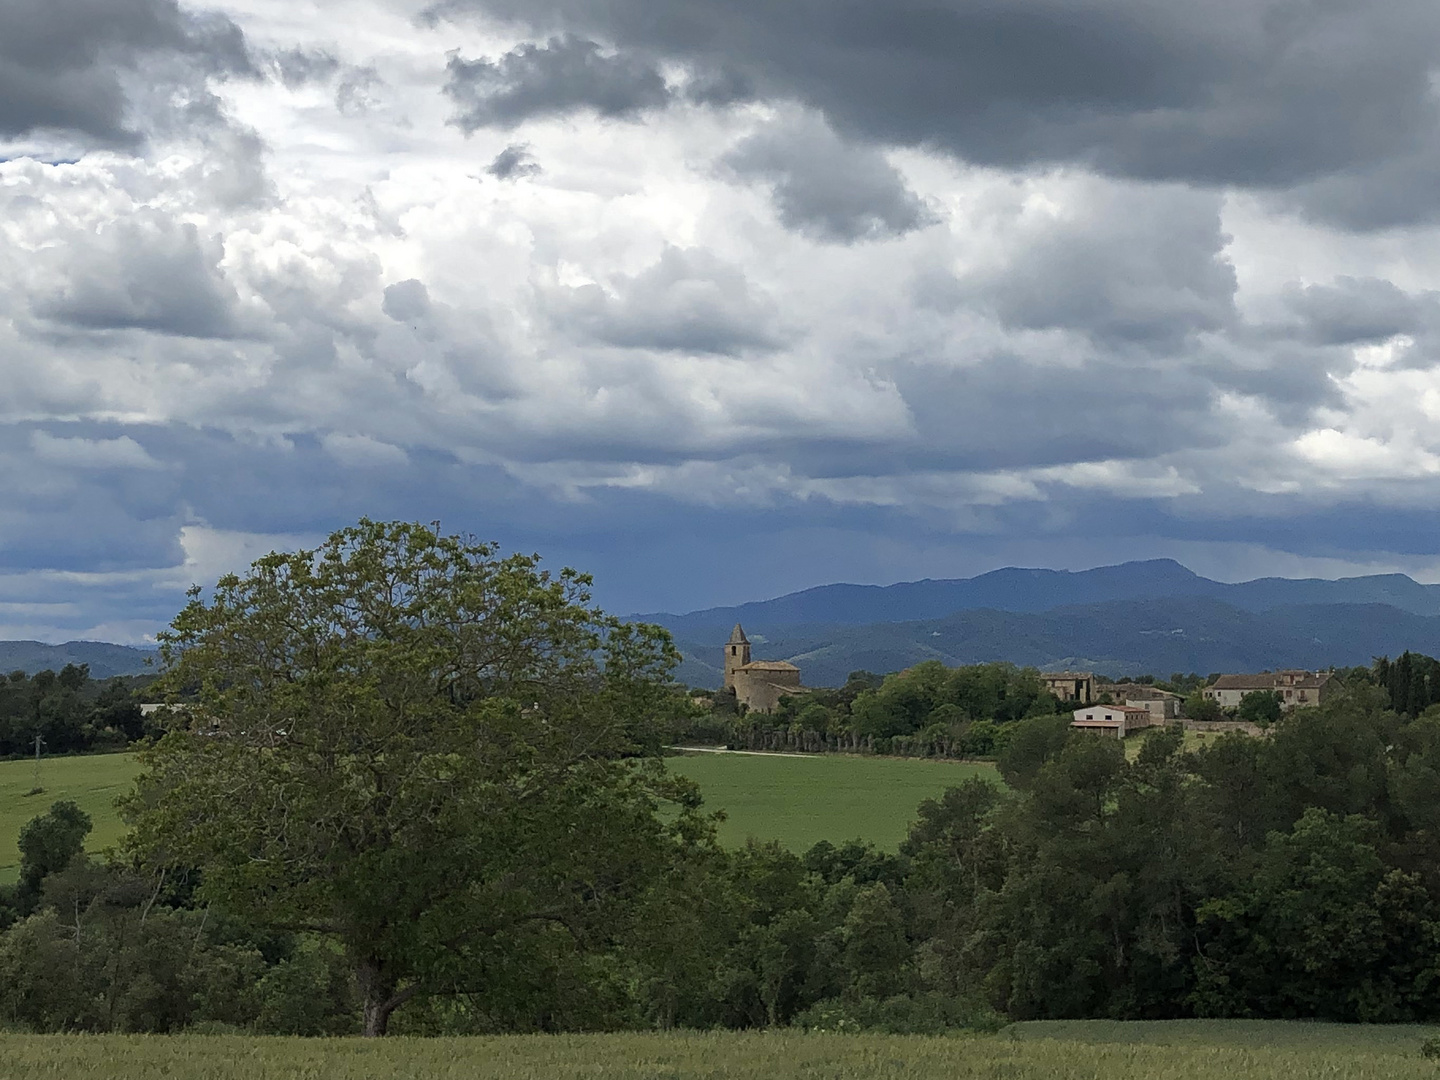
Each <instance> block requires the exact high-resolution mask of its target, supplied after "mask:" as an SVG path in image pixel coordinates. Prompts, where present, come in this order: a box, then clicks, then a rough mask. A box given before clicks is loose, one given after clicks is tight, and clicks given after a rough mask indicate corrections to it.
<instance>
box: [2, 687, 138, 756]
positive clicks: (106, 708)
mask: <svg viewBox="0 0 1440 1080" xmlns="http://www.w3.org/2000/svg"><path fill="white" fill-rule="evenodd" d="M152 681H153V679H152V678H151V677H150V676H139V675H132V676H117V677H115V678H111V679H92V678H91V677H90V669H89V667H88V665H85V664H79V665H76V664H66V665H65V666H64V667H63V668H61V669H60V671H58V672H55V671H40V672H36V673H35V674H34V675H27V674H26V673H25V672H23V671H13V672H11V673H10V674H9V675H8V676H0V758H6V757H16V756H23V755H28V754H33V753H34V752H35V737H36V736H37V735H38V736H39V737H40V739H41V750H42V752H43V753H45V754H78V753H84V752H87V751H94V750H115V749H120V748H122V747H124V746H126V745H127V744H128V743H130V742H133V741H135V740H137V739H140V738H143V737H144V736H145V735H146V734H149V733H151V732H147V730H146V723H145V717H144V716H143V715H141V712H140V701H141V691H142V690H143V689H144V687H146V686H147V685H148V684H149V683H150V682H152Z"/></svg>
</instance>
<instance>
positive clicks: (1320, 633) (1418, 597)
mask: <svg viewBox="0 0 1440 1080" xmlns="http://www.w3.org/2000/svg"><path fill="white" fill-rule="evenodd" d="M634 617H635V618H643V619H645V620H646V621H650V622H657V623H659V624H661V625H662V626H665V627H667V628H668V629H669V630H670V631H671V633H672V634H674V635H675V638H676V642H677V644H678V645H679V647H680V650H681V652H682V654H683V655H684V656H685V662H684V663H683V665H682V667H681V669H680V671H679V673H678V677H679V678H680V679H681V680H682V681H684V682H686V683H688V684H690V685H692V686H706V687H717V686H719V685H720V680H721V667H720V656H721V653H720V646H721V643H722V642H724V640H725V639H726V637H727V636H728V635H729V632H730V628H731V627H733V626H734V625H735V623H737V622H739V623H742V624H743V625H744V627H745V631H746V633H747V634H748V635H749V637H750V639H751V641H752V642H753V643H754V656H755V659H757V660H759V659H766V660H789V661H791V662H792V663H795V664H798V665H800V667H801V670H802V672H803V675H804V678H805V682H806V684H807V685H812V686H824V685H834V684H836V683H839V682H843V681H844V679H845V677H846V675H847V674H848V673H849V672H850V671H853V670H856V669H859V668H864V669H867V670H870V671H875V672H888V671H896V670H899V669H902V668H905V667H909V666H910V665H912V664H915V663H918V662H920V661H921V660H926V659H938V660H942V661H944V662H945V663H947V664H966V663H979V662H983V661H990V660H1009V661H1012V662H1014V663H1019V664H1033V665H1035V666H1037V667H1042V668H1052V669H1053V668H1059V667H1080V668H1085V669H1088V670H1093V671H1097V672H1101V673H1103V674H1106V675H1111V676H1118V675H1133V674H1140V673H1144V672H1150V673H1153V674H1156V675H1162V676H1163V675H1168V674H1170V673H1172V672H1176V671H1186V672H1188V671H1196V672H1200V673H1201V674H1206V673H1210V672H1216V671H1231V672H1244V671H1260V670H1265V669H1273V668H1279V667H1307V668H1317V667H1329V666H1331V665H1337V666H1338V665H1350V664H1368V663H1369V662H1370V661H1371V659H1372V658H1374V657H1375V656H1378V655H1391V656H1393V655H1396V654H1397V653H1400V652H1403V651H1404V650H1405V649H1407V648H1408V649H1411V650H1415V651H1419V652H1426V653H1430V654H1432V655H1434V654H1437V653H1440V586H1437V585H1422V584H1420V583H1419V582H1417V581H1414V580H1413V579H1411V578H1409V577H1407V576H1405V575H1404V574H1377V575H1371V576H1366V577H1352V578H1341V579H1339V580H1327V579H1323V578H1259V579H1256V580H1254V581H1245V582H1239V583H1228V582H1220V581H1213V580H1211V579H1209V578H1205V577H1201V576H1200V575H1198V574H1196V573H1194V572H1193V571H1191V570H1189V569H1187V568H1186V567H1184V566H1182V565H1180V564H1179V563H1178V562H1175V561H1173V560H1170V559H1155V560H1149V561H1145V562H1130V563H1122V564H1120V565H1118V566H1103V567H1098V568H1096V569H1093V570H1084V571H1076V572H1072V571H1065V570H1037V569H1025V568H1019V567H1008V568H1006V569H1003V570H995V571H992V572H990V573H988V574H981V575H980V576H978V577H973V578H958V579H948V580H925V581H911V582H904V583H901V584H898V585H886V586H876V585H823V586H820V587H818V588H813V589H806V590H804V591H802V592H796V593H790V594H788V595H786V596H781V597H777V598H776V599H773V600H765V601H758V602H754V603H748V604H741V605H738V606H735V607H720V608H708V609H706V610H703V611H694V612H690V613H688V614H683V615H672V614H667V613H652V614H646V615H641V616H634Z"/></svg>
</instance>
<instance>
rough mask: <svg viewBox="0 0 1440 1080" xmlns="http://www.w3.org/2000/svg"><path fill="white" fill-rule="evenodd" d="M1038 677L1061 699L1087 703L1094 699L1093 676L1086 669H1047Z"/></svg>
mask: <svg viewBox="0 0 1440 1080" xmlns="http://www.w3.org/2000/svg"><path fill="white" fill-rule="evenodd" d="M1040 679H1041V681H1043V682H1044V683H1045V689H1046V690H1049V691H1050V693H1052V694H1054V695H1055V696H1056V697H1057V698H1059V699H1060V700H1061V701H1078V702H1079V703H1080V704H1081V705H1088V704H1090V703H1091V702H1092V701H1094V700H1095V676H1094V675H1092V674H1090V672H1088V671H1047V672H1045V673H1044V674H1042V675H1041V676H1040Z"/></svg>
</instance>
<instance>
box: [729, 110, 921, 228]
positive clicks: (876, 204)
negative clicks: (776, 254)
mask: <svg viewBox="0 0 1440 1080" xmlns="http://www.w3.org/2000/svg"><path fill="white" fill-rule="evenodd" d="M722 164H723V165H724V166H725V167H726V168H728V169H729V170H731V171H732V172H733V173H734V174H735V175H737V176H739V177H741V178H742V179H757V180H762V181H765V182H768V183H769V184H770V186H771V192H772V195H773V198H774V202H775V210H776V212H777V213H778V214H779V216H780V220H781V222H782V223H783V224H784V225H785V226H786V227H787V228H789V229H794V230H796V231H797V232H802V233H805V234H807V235H809V236H813V237H815V238H816V239H819V240H827V241H832V242H835V243H853V242H854V241H857V240H871V239H876V238H879V237H885V236H898V235H900V234H903V233H907V232H910V231H911V230H913V229H918V228H921V227H922V226H924V225H928V224H931V223H932V222H933V221H935V215H934V214H933V213H932V212H931V211H930V210H929V209H928V208H927V207H926V206H925V204H924V203H923V202H922V201H921V200H920V198H919V197H918V196H916V194H915V193H914V192H913V191H911V190H910V189H909V188H908V187H906V186H905V178H904V177H902V176H901V175H900V173H899V171H897V170H896V168H895V167H894V166H893V165H891V164H890V163H889V162H888V161H886V160H885V157H884V155H882V154H881V153H880V152H879V151H877V150H875V149H873V148H871V147H868V146H854V145H851V144H847V143H845V142H844V141H842V140H841V139H840V138H839V137H837V136H836V134H835V133H834V132H833V131H831V130H830V128H829V127H827V126H826V125H825V124H824V122H823V121H820V120H818V119H816V118H815V117H801V118H794V119H792V120H789V121H781V122H778V123H775V124H772V125H770V126H768V127H766V128H763V129H762V130H760V131H759V132H757V133H756V134H754V135H750V136H747V137H746V138H745V139H743V140H741V142H740V143H739V144H738V145H737V146H735V147H734V148H733V149H732V150H730V151H729V152H728V153H727V154H726V155H725V156H724V158H723V159H722Z"/></svg>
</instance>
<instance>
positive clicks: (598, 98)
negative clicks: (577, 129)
mask: <svg viewBox="0 0 1440 1080" xmlns="http://www.w3.org/2000/svg"><path fill="white" fill-rule="evenodd" d="M447 70H448V71H449V79H448V80H447V81H446V83H445V93H446V94H447V95H448V96H449V97H450V99H451V100H452V101H454V102H455V104H456V106H457V107H458V109H459V111H458V112H457V113H456V114H455V116H454V117H453V118H452V119H451V121H450V122H451V123H453V124H455V125H456V126H457V127H459V128H460V129H461V130H462V131H464V132H465V133H466V134H469V133H470V132H473V131H475V130H476V129H478V128H482V127H490V126H495V127H505V128H510V127H515V126H516V125H517V124H520V123H523V122H524V121H526V120H528V119H530V118H531V117H534V116H555V115H561V114H564V113H569V112H576V111H579V110H582V109H588V110H590V111H592V112H594V113H596V114H598V115H600V116H604V117H610V118H629V117H633V116H635V115H636V114H638V113H640V112H642V111H644V110H646V109H654V108H660V107H663V106H664V105H666V104H667V103H668V102H669V101H670V98H671V91H670V89H669V88H668V87H667V86H666V85H665V79H664V77H663V76H662V75H661V74H660V71H659V69H658V68H657V67H656V66H655V65H654V64H653V63H652V62H650V61H648V60H645V59H643V58H640V57H636V56H632V55H629V54H627V53H623V52H622V53H616V54H614V55H607V54H605V53H603V52H601V51H600V46H599V45H598V44H596V43H595V42H594V41H589V40H586V39H584V38H579V37H573V36H570V35H564V36H561V37H554V38H551V39H550V40H549V41H548V42H546V43H545V44H544V45H540V44H537V43H528V44H524V45H520V46H518V47H517V48H514V49H512V50H510V52H508V53H506V54H505V55H504V56H502V57H500V59H498V60H464V59H462V58H461V57H459V56H453V57H451V58H450V62H449V64H448V65H447Z"/></svg>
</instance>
